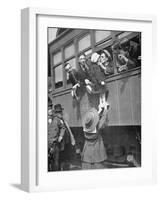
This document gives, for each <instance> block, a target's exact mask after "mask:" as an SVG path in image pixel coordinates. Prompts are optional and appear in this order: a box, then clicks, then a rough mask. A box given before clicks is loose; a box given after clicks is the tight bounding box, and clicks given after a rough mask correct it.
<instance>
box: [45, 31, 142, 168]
mask: <svg viewBox="0 0 161 200" xmlns="http://www.w3.org/2000/svg"><path fill="white" fill-rule="evenodd" d="M123 38H128V39H129V40H130V41H131V42H132V43H135V44H137V45H138V51H139V54H140V55H139V57H140V58H141V33H139V32H129V31H128V32H127V31H117V30H90V29H89V30H88V29H68V28H58V30H57V35H56V38H55V39H54V40H53V41H52V42H50V43H49V45H48V53H49V63H48V66H49V67H48V74H49V76H50V77H51V83H52V95H51V99H52V102H53V105H54V104H57V103H61V104H62V106H63V107H64V113H65V116H66V118H67V119H68V122H69V125H70V127H71V129H72V131H73V133H74V136H75V138H76V139H78V140H79V142H80V144H81V145H83V139H84V138H83V134H82V125H81V120H82V116H83V115H84V113H85V112H86V111H87V110H88V109H89V108H91V107H96V108H97V106H98V99H99V95H96V94H95V95H89V94H88V93H87V92H85V91H84V92H82V98H81V100H80V101H79V102H77V101H76V100H74V99H73V98H72V96H71V93H70V91H71V87H72V85H71V83H70V81H69V79H68V74H66V72H65V71H64V69H63V66H64V64H65V63H66V62H68V63H70V64H71V65H72V66H73V67H74V68H77V67H78V57H79V55H80V54H81V53H85V54H86V55H87V57H90V56H91V54H92V53H93V52H98V53H99V52H100V51H101V50H102V49H107V50H109V52H110V53H111V55H112V57H113V61H114V74H112V75H110V76H108V77H107V78H106V85H107V88H108V91H109V93H108V102H109V104H110V109H109V112H108V119H109V124H108V126H107V127H106V128H105V129H104V130H103V139H104V144H105V146H106V151H107V155H108V162H109V163H111V167H117V166H121V164H126V163H127V160H126V158H127V155H128V153H132V154H133V155H134V156H135V158H136V160H137V161H138V163H140V164H141V59H140V58H139V59H140V60H139V62H138V63H139V64H138V65H137V66H136V67H135V68H133V69H130V70H128V71H125V72H122V73H118V71H117V69H116V66H115V56H114V55H113V52H112V50H111V46H112V45H113V44H114V42H115V41H118V42H119V41H121V40H122V39H123ZM122 166H124V165H122Z"/></svg>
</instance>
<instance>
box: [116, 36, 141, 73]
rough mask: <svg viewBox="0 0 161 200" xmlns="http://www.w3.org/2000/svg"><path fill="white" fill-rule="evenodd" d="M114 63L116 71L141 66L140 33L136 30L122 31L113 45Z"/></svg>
mask: <svg viewBox="0 0 161 200" xmlns="http://www.w3.org/2000/svg"><path fill="white" fill-rule="evenodd" d="M113 53H114V54H115V56H114V59H115V65H116V68H117V72H118V73H122V72H126V71H129V70H131V69H134V68H136V67H140V66H141V35H140V33H137V32H123V33H120V34H119V35H118V36H117V40H116V42H115V44H114V45H113Z"/></svg>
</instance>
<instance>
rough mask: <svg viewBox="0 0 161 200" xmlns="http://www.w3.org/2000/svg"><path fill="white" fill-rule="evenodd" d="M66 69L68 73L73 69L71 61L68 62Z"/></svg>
mask: <svg viewBox="0 0 161 200" xmlns="http://www.w3.org/2000/svg"><path fill="white" fill-rule="evenodd" d="M64 69H65V71H66V72H67V73H69V72H70V71H72V66H71V65H70V64H69V63H66V64H65V66H64Z"/></svg>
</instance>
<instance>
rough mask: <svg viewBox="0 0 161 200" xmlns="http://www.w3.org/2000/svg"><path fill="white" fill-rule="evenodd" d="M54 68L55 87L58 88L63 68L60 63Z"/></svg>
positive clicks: (61, 80) (60, 85)
mask: <svg viewBox="0 0 161 200" xmlns="http://www.w3.org/2000/svg"><path fill="white" fill-rule="evenodd" d="M54 70H55V88H56V89H57V88H60V87H62V86H63V68H62V65H58V66H57V67H55V68H54Z"/></svg>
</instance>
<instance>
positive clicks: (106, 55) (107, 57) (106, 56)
mask: <svg viewBox="0 0 161 200" xmlns="http://www.w3.org/2000/svg"><path fill="white" fill-rule="evenodd" d="M111 60H112V58H111V55H110V53H109V52H108V51H107V50H105V49H104V50H102V51H101V54H100V62H101V63H102V64H105V63H106V62H110V61H111Z"/></svg>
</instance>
